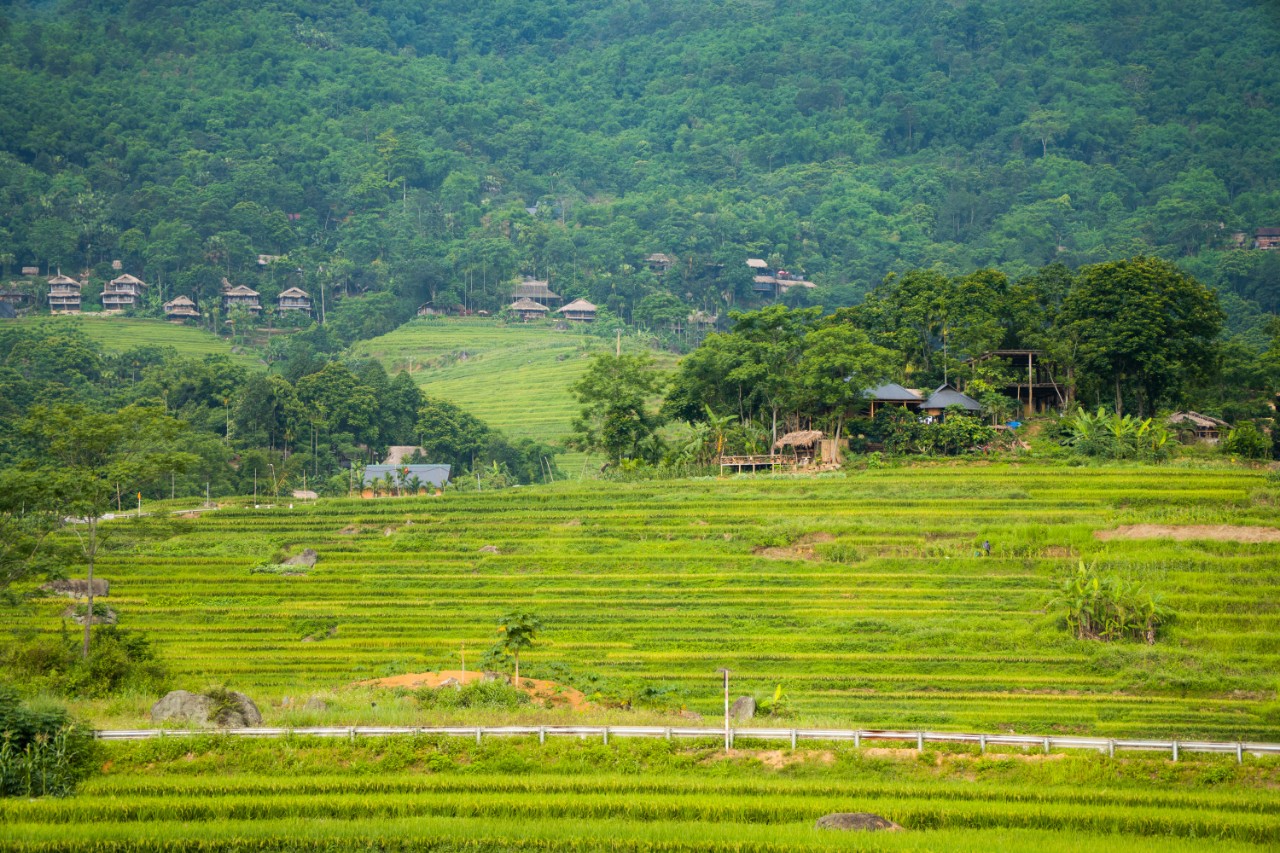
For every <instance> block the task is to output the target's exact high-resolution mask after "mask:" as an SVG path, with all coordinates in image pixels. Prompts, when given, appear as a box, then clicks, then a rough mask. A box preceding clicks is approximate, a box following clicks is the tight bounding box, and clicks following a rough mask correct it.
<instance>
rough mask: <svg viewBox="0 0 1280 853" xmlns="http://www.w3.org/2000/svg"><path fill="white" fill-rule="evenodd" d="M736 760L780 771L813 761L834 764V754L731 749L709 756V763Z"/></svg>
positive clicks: (809, 751) (804, 751) (810, 751)
mask: <svg viewBox="0 0 1280 853" xmlns="http://www.w3.org/2000/svg"><path fill="white" fill-rule="evenodd" d="M737 758H754V759H755V760H757V761H759V762H760V763H761V764H763V765H764V766H765V767H768V768H771V769H773V770H781V769H782V768H784V767H790V766H791V765H793V764H804V763H805V762H809V761H813V762H817V763H819V764H835V762H836V754H835V753H834V752H832V751H831V750H827V749H824V750H819V751H814V750H804V749H800V750H796V751H795V752H791V751H790V750H784V749H731V750H729V751H728V752H717V753H715V754H714V755H712V756H710V760H711V761H732V760H734V759H737Z"/></svg>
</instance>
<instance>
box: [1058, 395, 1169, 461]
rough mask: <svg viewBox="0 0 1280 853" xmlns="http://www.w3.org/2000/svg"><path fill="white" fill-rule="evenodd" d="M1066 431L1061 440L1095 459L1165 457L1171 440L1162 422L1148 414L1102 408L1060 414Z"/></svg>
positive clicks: (1150, 459)
mask: <svg viewBox="0 0 1280 853" xmlns="http://www.w3.org/2000/svg"><path fill="white" fill-rule="evenodd" d="M1061 426H1062V428H1063V430H1064V431H1065V437H1064V438H1062V439H1061V442H1062V444H1064V445H1065V446H1067V447H1070V448H1071V449H1072V450H1074V451H1075V452H1077V453H1079V454H1081V455H1083V456H1089V457H1093V458H1095V459H1143V460H1146V461H1151V462H1154V461H1159V460H1162V459H1167V458H1168V457H1169V456H1170V455H1171V454H1172V453H1173V448H1174V444H1173V442H1172V441H1171V440H1170V434H1169V431H1168V430H1167V429H1165V428H1164V427H1163V426H1161V425H1159V424H1157V423H1155V422H1154V421H1153V420H1152V419H1151V418H1146V419H1143V420H1139V419H1138V418H1135V417H1133V416H1132V415H1115V414H1112V413H1110V412H1108V411H1106V410H1105V409H1101V408H1100V409H1098V411H1097V413H1096V414H1092V415H1091V414H1089V413H1088V412H1086V411H1085V410H1084V409H1079V410H1077V411H1076V413H1075V414H1074V415H1071V416H1070V417H1067V418H1063V422H1062V424H1061Z"/></svg>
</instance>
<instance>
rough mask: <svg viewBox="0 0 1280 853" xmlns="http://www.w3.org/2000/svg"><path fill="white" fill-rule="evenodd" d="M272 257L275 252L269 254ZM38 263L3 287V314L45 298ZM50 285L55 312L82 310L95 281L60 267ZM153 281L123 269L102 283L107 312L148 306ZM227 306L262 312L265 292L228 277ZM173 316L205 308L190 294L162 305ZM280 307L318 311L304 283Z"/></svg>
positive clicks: (182, 317)
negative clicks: (66, 272)
mask: <svg viewBox="0 0 1280 853" xmlns="http://www.w3.org/2000/svg"><path fill="white" fill-rule="evenodd" d="M263 257H270V256H263ZM112 267H113V268H114V269H115V270H116V271H117V272H119V271H120V270H121V263H120V261H114V262H113V263H112ZM39 274H40V270H39V268H38V267H23V268H22V275H23V277H24V278H25V279H26V281H21V282H9V283H8V284H6V285H4V286H3V287H0V317H5V316H14V315H15V314H16V312H17V311H18V310H19V309H21V308H25V307H28V306H30V305H32V304H34V303H36V302H38V300H39V296H40V292H39V291H40V287H39ZM45 284H46V285H47V287H48V292H47V295H46V298H47V300H48V303H49V313H51V314H80V313H82V311H83V310H84V308H85V305H84V289H85V288H86V287H87V286H88V284H89V273H88V272H85V273H82V274H81V276H80V278H79V279H75V278H72V277H71V276H68V275H64V274H63V273H62V272H61V271H58V272H57V273H55V274H54V275H52V276H50V277H49V278H47V279H46V280H45ZM147 288H148V285H147V283H146V282H145V281H143V280H142V279H140V278H138V277H137V276H135V275H131V274H130V273H123V272H122V273H121V274H120V275H118V276H116V277H115V278H113V279H111V280H110V281H108V282H107V283H106V284H104V285H103V287H102V295H101V297H100V302H101V305H102V312H101V313H103V314H123V313H124V312H126V311H132V310H136V309H138V308H141V307H142V306H143V296H144V294H145V293H146V291H147ZM219 301H220V302H221V306H222V310H223V311H224V312H226V313H230V312H231V310H232V309H234V308H241V309H244V310H246V311H248V312H249V313H250V314H252V315H254V316H257V315H259V314H261V313H262V301H261V294H259V293H258V291H256V290H254V289H253V288H251V287H248V286H246V285H243V284H235V285H233V284H232V283H231V282H230V281H228V280H227V279H225V278H224V279H223V280H222V292H221V294H220V296H219ZM161 310H162V311H163V312H164V315H165V317H166V318H167V319H169V320H171V321H173V322H177V323H181V322H184V321H186V320H194V319H198V318H199V317H200V308H199V306H198V305H197V304H196V302H195V300H194V299H192V298H191V297H190V296H188V295H187V294H181V295H178V296H175V297H174V298H173V299H170V300H169V301H167V302H165V303H164V304H163V306H162V308H161ZM276 311H277V313H279V314H287V313H290V312H300V313H303V314H306V315H310V314H311V311H312V304H311V296H310V294H308V293H307V292H306V291H305V290H303V289H302V288H300V287H290V288H288V289H286V290H284V291H282V292H281V293H280V295H279V296H277V297H276Z"/></svg>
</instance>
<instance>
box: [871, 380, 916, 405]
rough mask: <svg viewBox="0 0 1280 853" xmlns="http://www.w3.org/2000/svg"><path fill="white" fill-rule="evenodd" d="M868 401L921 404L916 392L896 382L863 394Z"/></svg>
mask: <svg viewBox="0 0 1280 853" xmlns="http://www.w3.org/2000/svg"><path fill="white" fill-rule="evenodd" d="M862 396H863V397H866V398H867V399H868V400H880V401H883V402H888V403H919V402H920V400H921V397H920V395H919V394H917V393H916V392H915V391H911V390H909V389H907V388H903V387H902V386H901V385H899V384H897V383H896V382H889V383H887V384H885V385H881V386H879V387H878V388H868V389H867V390H866V391H863V392H862Z"/></svg>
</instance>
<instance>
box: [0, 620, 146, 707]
mask: <svg viewBox="0 0 1280 853" xmlns="http://www.w3.org/2000/svg"><path fill="white" fill-rule="evenodd" d="M0 660H2V661H3V662H4V668H5V670H6V671H7V672H9V673H10V674H11V675H12V676H13V677H14V678H16V679H18V680H20V681H22V682H25V683H27V684H30V685H31V686H33V687H39V688H44V689H48V690H51V691H54V692H56V693H62V694H65V695H67V696H80V697H86V698H94V697H101V696H109V695H111V694H114V693H120V692H123V691H126V690H136V691H138V692H142V693H162V692H164V689H165V687H166V685H167V682H168V675H169V674H168V670H167V668H166V667H165V665H164V663H163V662H162V661H160V660H159V659H158V658H157V657H156V654H155V650H154V649H152V647H151V642H150V640H148V639H147V637H146V635H145V634H141V633H138V632H136V631H127V630H125V629H123V628H119V627H116V626H114V625H104V626H99V627H98V628H96V629H95V630H94V633H93V646H92V654H90V655H89V658H88V660H85V659H84V658H83V657H81V655H80V644H79V642H78V641H76V640H74V639H72V638H71V637H69V636H67V635H65V634H64V635H61V636H58V637H38V638H35V639H31V640H28V641H26V642H19V643H15V644H14V645H12V646H10V647H8V648H7V649H5V651H4V653H3V655H2V656H0Z"/></svg>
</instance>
